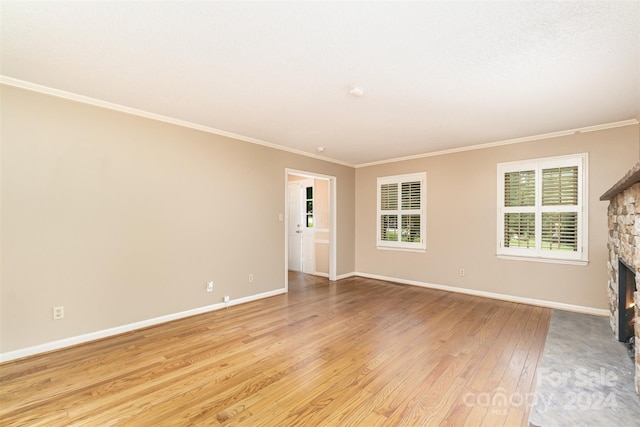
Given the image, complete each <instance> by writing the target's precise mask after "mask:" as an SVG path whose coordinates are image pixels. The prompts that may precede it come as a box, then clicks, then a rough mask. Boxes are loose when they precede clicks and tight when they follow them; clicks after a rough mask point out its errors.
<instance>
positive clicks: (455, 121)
mask: <svg viewBox="0 0 640 427" xmlns="http://www.w3.org/2000/svg"><path fill="white" fill-rule="evenodd" d="M0 7H1V9H0V15H1V17H0V19H1V21H0V24H1V29H0V30H1V40H2V41H1V43H2V44H1V56H0V67H1V68H0V74H2V76H4V77H6V78H9V79H17V80H20V81H24V82H29V83H33V84H37V85H42V86H46V87H49V88H53V89H58V90H62V91H67V92H71V93H73V94H78V95H82V96H87V97H91V98H95V99H97V100H102V101H106V102H110V103H115V104H119V105H122V106H126V107H130V108H135V109H138V110H143V111H147V112H150V113H153V114H158V115H162V116H166V117H170V118H174V119H177V120H182V121H186V122H190V123H193V124H196V125H199V126H202V127H207V128H212V129H216V130H220V131H222V132H227V133H233V134H237V135H241V136H243V137H246V138H251V139H257V140H260V141H264V142H266V143H268V144H275V145H278V146H283V147H287V148H289V149H295V150H300V151H303V152H307V153H312V154H316V147H317V146H323V147H326V151H325V152H324V153H323V154H322V155H323V156H325V157H327V158H330V159H335V160H338V161H340V162H344V163H347V164H353V165H358V164H364V163H369V162H375V161H379V160H384V159H391V158H398V157H404V156H411V155H417V154H422V153H429V152H437V151H442V150H449V149H456V148H460V147H465V146H470V145H477V144H484V143H491V142H496V141H504V140H510V139H514V138H523V137H529V136H534V135H540V134H545V133H552V132H559V131H564V130H567V129H575V128H581V127H587V126H594V125H601V124H606V123H611V122H617V121H623V120H630V119H636V118H637V117H638V114H639V113H640V2H639V1H625V2H617V1H602V2H599V1H595V2H583V1H576V2H478V1H476V2H115V1H114V2H42V3H40V2H10V1H2V2H1V3H0ZM354 85H356V86H358V87H360V88H362V89H363V91H364V96H362V97H360V98H356V97H353V96H351V95H349V90H350V89H351V87H352V86H354Z"/></svg>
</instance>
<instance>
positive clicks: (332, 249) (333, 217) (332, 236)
mask: <svg viewBox="0 0 640 427" xmlns="http://www.w3.org/2000/svg"><path fill="white" fill-rule="evenodd" d="M289 175H296V176H303V177H305V178H312V179H316V178H317V179H324V180H328V181H329V280H330V281H332V282H334V281H335V280H336V277H337V273H336V268H337V249H336V248H337V245H336V236H337V233H336V228H337V227H336V224H337V212H338V211H337V209H336V201H337V197H336V189H337V184H336V180H337V178H336V177H335V176H331V175H323V174H319V173H315V172H309V171H302V170H297V169H290V168H285V170H284V219H285V223H284V288H285V290H287V291H289V274H288V272H289V220H290V219H289Z"/></svg>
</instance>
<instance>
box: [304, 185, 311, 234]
mask: <svg viewBox="0 0 640 427" xmlns="http://www.w3.org/2000/svg"><path fill="white" fill-rule="evenodd" d="M305 206H306V212H305V218H306V221H305V222H306V225H307V228H312V227H313V187H307V188H306V189H305Z"/></svg>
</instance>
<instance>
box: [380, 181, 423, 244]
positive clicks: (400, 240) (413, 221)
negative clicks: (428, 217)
mask: <svg viewBox="0 0 640 427" xmlns="http://www.w3.org/2000/svg"><path fill="white" fill-rule="evenodd" d="M425 193H426V173H424V172H423V173H418V174H410V175H397V176H388V177H382V178H378V214H377V219H378V221H377V224H378V225H377V246H378V247H380V248H398V249H417V250H424V249H425V248H426V240H425V205H426V204H425Z"/></svg>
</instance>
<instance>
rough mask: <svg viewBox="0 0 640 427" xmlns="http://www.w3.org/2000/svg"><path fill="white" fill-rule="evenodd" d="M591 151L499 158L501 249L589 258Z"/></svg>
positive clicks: (522, 253) (527, 254) (548, 256)
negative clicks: (501, 160) (523, 158)
mask: <svg viewBox="0 0 640 427" xmlns="http://www.w3.org/2000/svg"><path fill="white" fill-rule="evenodd" d="M586 163H587V155H586V154H580V155H576V156H566V157H554V158H547V159H538V160H531V161H526V162H512V163H500V164H498V212H499V215H498V255H513V256H523V257H533V258H540V259H559V260H569V261H586V260H587V250H586V244H587V238H586V235H587V227H586V216H587V212H586V209H585V206H586V194H587V192H586Z"/></svg>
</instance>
